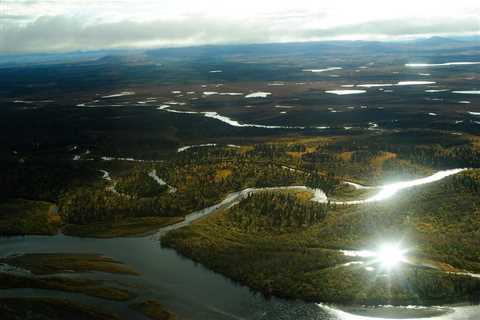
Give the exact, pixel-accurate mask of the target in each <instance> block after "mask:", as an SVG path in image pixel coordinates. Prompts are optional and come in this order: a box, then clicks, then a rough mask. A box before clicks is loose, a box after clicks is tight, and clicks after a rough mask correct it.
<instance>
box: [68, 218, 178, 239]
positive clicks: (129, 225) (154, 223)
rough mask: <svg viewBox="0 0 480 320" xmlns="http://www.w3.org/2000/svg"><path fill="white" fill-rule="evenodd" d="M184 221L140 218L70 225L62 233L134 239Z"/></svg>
mask: <svg viewBox="0 0 480 320" xmlns="http://www.w3.org/2000/svg"><path fill="white" fill-rule="evenodd" d="M182 220H183V218H182V217H158V218H156V217H144V218H142V217H139V218H131V219H125V220H121V221H119V222H112V223H98V224H86V225H79V224H69V225H66V226H65V227H64V228H63V230H62V231H63V233H65V234H67V235H70V236H76V237H87V238H116V237H134V236H142V235H146V234H150V233H154V232H155V231H157V230H158V229H159V228H162V227H165V226H168V225H170V224H174V223H178V222H181V221H182Z"/></svg>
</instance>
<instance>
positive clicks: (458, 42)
mask: <svg viewBox="0 0 480 320" xmlns="http://www.w3.org/2000/svg"><path fill="white" fill-rule="evenodd" d="M449 49H452V50H460V49H462V50H465V49H479V50H480V36H479V35H473V36H461V37H448V38H447V37H438V36H435V37H431V38H424V39H416V40H409V41H392V42H380V41H322V42H301V43H265V44H245V45H209V46H195V47H178V48H158V49H115V50H99V51H85V52H69V53H42V54H18V55H13V54H8V55H6V54H5V55H2V54H0V66H1V67H9V66H22V65H25V66H26V65H32V64H59V63H95V64H97V63H99V64H103V63H108V64H149V63H155V60H157V59H175V60H178V59H199V58H203V57H220V58H221V57H226V56H231V55H242V56H250V55H251V56H259V55H260V56H281V55H289V56H295V55H302V56H309V55H318V54H319V53H330V54H331V53H335V52H338V53H339V54H345V53H363V54H373V53H380V52H382V53H388V52H402V51H406V52H407V51H408V52H415V51H418V52H422V51H432V50H449Z"/></svg>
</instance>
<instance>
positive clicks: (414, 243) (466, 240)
mask: <svg viewBox="0 0 480 320" xmlns="http://www.w3.org/2000/svg"><path fill="white" fill-rule="evenodd" d="M461 200H464V201H461ZM243 201H249V199H245V200H243ZM299 201H305V200H299ZM477 202H478V196H477V195H476V194H475V192H472V191H470V190H468V189H465V188H461V187H459V186H458V185H456V184H455V179H454V177H450V178H446V179H445V181H442V182H435V183H432V184H431V185H428V186H421V187H416V188H412V189H411V190H403V191H402V192H401V193H400V194H398V195H396V196H395V197H394V198H392V199H390V200H388V201H384V202H380V203H374V204H368V205H367V204H362V205H355V206H345V205H336V206H333V207H331V208H330V209H329V211H328V214H327V215H326V217H325V219H323V220H322V221H320V222H318V223H314V224H312V225H307V226H306V227H302V228H297V229H295V230H291V229H290V230H287V229H283V230H282V229H277V230H276V229H272V228H270V229H265V228H264V227H260V228H256V227H255V226H253V228H252V226H251V225H250V224H245V220H240V222H239V220H237V219H232V217H234V216H236V214H235V211H236V210H237V209H236V208H237V207H236V206H233V207H231V208H230V209H228V210H221V211H219V212H216V213H214V214H212V215H210V216H208V217H207V218H205V219H202V220H200V221H197V222H195V223H193V224H192V225H190V226H186V227H185V228H182V229H179V230H174V231H172V232H170V233H168V234H167V235H165V237H164V238H163V239H162V244H164V245H166V246H169V247H172V248H174V249H175V250H177V251H178V252H180V253H181V254H183V255H185V256H187V257H189V258H191V259H193V260H195V261H197V262H200V263H202V264H204V265H206V266H207V267H209V268H211V269H213V270H215V271H216V272H220V273H222V274H224V275H226V276H228V277H229V278H231V279H234V280H236V281H239V282H240V283H242V284H245V285H248V286H249V287H251V288H254V289H256V290H259V291H261V292H263V293H264V294H266V295H276V296H280V297H286V298H293V299H303V300H307V301H324V302H333V303H346V304H355V303H358V304H367V305H377V304H395V305H408V304H416V305H436V304H446V303H454V302H464V301H475V300H476V299H477V297H478V296H477V295H476V293H477V292H478V290H480V281H479V279H477V278H474V277H470V276H468V275H466V274H464V275H462V274H460V273H450V272H449V271H451V270H453V269H461V270H465V269H466V270H469V271H477V270H479V266H480V264H479V262H478V260H476V261H475V260H472V258H471V257H474V256H475V250H476V249H475V248H477V246H476V241H477V240H476V237H475V236H473V235H472V232H474V230H477V229H475V227H474V226H476V225H477V224H478V221H477V220H476V219H475V216H476V213H475V212H476V210H475V206H476V203H477ZM257 207H259V209H258V210H259V212H258V214H260V215H262V214H263V213H262V211H261V210H262V209H261V207H262V206H257ZM285 210H287V211H288V206H287V207H285ZM457 212H463V213H465V212H469V213H470V214H463V215H462V218H461V220H459V218H460V217H459V216H458V215H457V214H456V213H457ZM251 214H254V213H251ZM265 214H267V212H265ZM262 219H263V218H262ZM249 221H250V222H249V223H252V221H253V223H255V222H256V221H264V220H258V219H256V218H255V219H250V220H249ZM280 225H282V224H280ZM245 226H247V228H245ZM262 226H264V222H262ZM445 236H447V238H446V237H445ZM395 239H403V242H404V243H403V245H404V246H406V248H408V250H409V254H410V255H411V257H412V258H411V260H412V262H413V261H414V260H415V259H417V262H416V263H413V264H408V263H406V264H402V266H401V268H400V269H399V270H395V272H392V273H385V272H382V270H381V269H380V266H379V265H378V264H374V265H370V264H369V261H368V260H366V259H361V258H358V257H354V256H345V255H343V254H341V252H340V251H339V250H336V249H347V248H348V249H350V248H352V249H353V248H355V249H357V250H362V249H363V250H364V249H366V248H374V247H375V246H378V245H379V244H381V242H388V241H392V240H395ZM447 243H448V246H447V247H446V245H447ZM427 260H430V261H432V260H433V261H438V263H437V264H436V265H437V266H438V265H443V266H447V265H448V266H449V268H445V269H442V268H440V270H438V268H433V267H428V263H418V261H427ZM366 284H368V285H366Z"/></svg>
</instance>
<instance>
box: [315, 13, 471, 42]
mask: <svg viewBox="0 0 480 320" xmlns="http://www.w3.org/2000/svg"><path fill="white" fill-rule="evenodd" d="M478 31H480V20H479V18H478V17H473V16H472V17H463V18H455V17H451V18H410V19H393V20H380V21H368V22H363V23H357V24H350V25H341V26H337V27H333V28H326V29H317V30H311V31H309V32H307V34H308V35H309V36H312V37H335V36H346V35H352V36H353V35H381V36H412V35H430V34H462V33H474V32H478Z"/></svg>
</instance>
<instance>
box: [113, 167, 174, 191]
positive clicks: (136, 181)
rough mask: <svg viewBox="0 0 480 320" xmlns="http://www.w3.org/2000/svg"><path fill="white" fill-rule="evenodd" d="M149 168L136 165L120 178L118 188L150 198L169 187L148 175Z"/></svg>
mask: <svg viewBox="0 0 480 320" xmlns="http://www.w3.org/2000/svg"><path fill="white" fill-rule="evenodd" d="M146 169H147V168H145V169H143V168H141V167H134V168H133V169H132V170H131V171H130V172H129V173H128V175H127V176H125V177H121V178H120V179H119V180H118V183H117V185H116V187H115V188H116V189H117V190H118V192H119V193H123V194H126V195H129V196H131V197H135V198H148V197H154V196H156V195H159V194H161V193H162V192H165V191H166V190H167V189H168V187H167V186H166V185H160V184H158V182H156V181H155V180H154V179H153V178H152V177H149V176H148V173H149V172H148V170H146Z"/></svg>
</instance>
